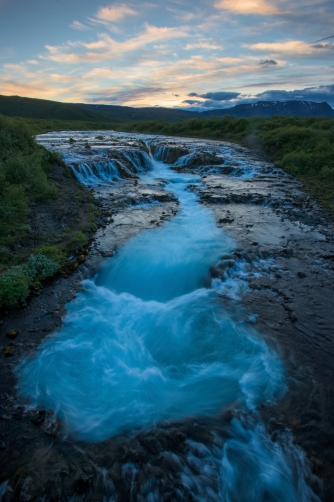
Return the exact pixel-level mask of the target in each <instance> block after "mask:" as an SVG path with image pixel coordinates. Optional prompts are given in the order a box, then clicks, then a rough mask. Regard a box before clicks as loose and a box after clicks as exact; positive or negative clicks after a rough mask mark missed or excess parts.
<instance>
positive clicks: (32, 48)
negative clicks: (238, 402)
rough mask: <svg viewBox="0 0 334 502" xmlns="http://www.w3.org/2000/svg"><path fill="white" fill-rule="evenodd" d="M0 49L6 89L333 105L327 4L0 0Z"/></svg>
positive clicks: (332, 21) (98, 100)
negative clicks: (290, 101)
mask: <svg viewBox="0 0 334 502" xmlns="http://www.w3.org/2000/svg"><path fill="white" fill-rule="evenodd" d="M327 37H330V38H327ZM322 39H326V40H322ZM319 40H321V41H320V42H319ZM0 47H1V50H0V94H3V95H19V96H27V97H33V98H43V99H51V100H55V101H62V102H69V103H80V102H82V103H93V104H112V105H125V106H135V107H144V106H165V107H169V108H184V109H192V110H206V109H212V108H229V107H231V106H234V105H236V104H240V103H247V102H254V101H259V100H269V101H271V100H278V101H283V100H286V99H299V100H308V101H316V102H322V101H327V102H328V103H329V104H331V106H334V0H164V1H160V0H158V1H154V0H152V1H150V0H149V1H147V2H145V1H142V2H139V1H132V2H128V1H127V0H125V1H124V2H113V1H109V2H108V1H103V0H0Z"/></svg>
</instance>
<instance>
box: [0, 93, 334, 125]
mask: <svg viewBox="0 0 334 502" xmlns="http://www.w3.org/2000/svg"><path fill="white" fill-rule="evenodd" d="M0 113H1V114H3V115H7V116H9V117H25V118H36V119H53V120H72V121H85V122H87V121H89V122H104V123H110V122H132V121H141V120H165V121H166V122H169V123H173V122H179V121H180V120H187V119H192V118H196V117H203V118H209V117H223V116H224V115H230V116H232V117H244V118H249V117H265V118H268V117H272V116H273V115H290V116H293V117H294V116H298V117H314V116H315V117H334V110H333V108H331V107H330V106H329V104H328V103H314V102H312V101H258V102H257V103H250V104H244V105H236V106H234V107H233V108H225V109H217V110H208V111H205V112H198V111H189V110H181V109H177V108H160V107H157V108H156V107H151V108H150V107H147V108H132V107H130V106H119V105H93V104H85V103H59V102H57V101H48V100H46V99H33V98H22V97H20V96H1V95H0Z"/></svg>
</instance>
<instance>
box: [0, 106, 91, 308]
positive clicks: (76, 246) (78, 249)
mask: <svg viewBox="0 0 334 502" xmlns="http://www.w3.org/2000/svg"><path fill="white" fill-rule="evenodd" d="M33 133H34V129H33V128H31V127H30V121H29V120H23V119H17V118H9V117H3V116H1V115H0V214H1V219H0V307H1V306H2V305H7V304H11V303H17V302H19V301H21V302H22V301H25V300H26V298H27V296H28V295H29V294H30V292H31V291H32V290H33V289H36V285H39V286H40V285H41V282H43V281H44V280H45V279H46V278H48V277H52V276H53V275H54V274H56V273H57V272H59V271H61V272H64V273H69V272H70V271H71V270H74V269H75V268H76V267H77V266H78V263H77V262H78V255H79V257H81V258H80V260H79V261H84V254H83V251H84V248H85V247H86V246H87V244H88V242H89V235H91V234H92V232H93V230H94V229H95V220H96V213H97V212H98V210H97V208H96V206H95V205H94V197H93V195H92V194H91V193H90V192H89V191H87V190H85V188H84V187H83V186H82V185H80V184H79V183H77V181H76V180H74V177H73V174H72V171H71V170H70V169H69V168H68V167H67V166H66V165H65V164H64V163H63V161H62V159H61V157H60V156H58V155H57V154H55V153H52V152H49V151H48V150H46V149H45V148H44V147H42V146H40V145H38V144H37V143H36V141H35V140H34V137H33ZM66 212H67V217H66V219H65V220H66V222H67V224H68V225H69V226H68V228H63V227H62V223H59V222H58V219H59V217H60V219H62V217H63V215H64V214H65V213H66ZM38 213H42V216H43V217H44V218H45V217H46V214H48V218H49V220H48V222H49V224H50V221H51V224H52V227H50V228H49V227H47V225H44V221H45V220H42V221H43V223H36V221H37V220H36V217H38V216H40V214H38ZM37 219H38V218H37ZM54 228H56V229H58V231H55V230H54ZM47 232H48V233H47ZM50 232H51V233H50ZM69 256H72V260H71V261H69V262H68V260H67V258H68V257H69Z"/></svg>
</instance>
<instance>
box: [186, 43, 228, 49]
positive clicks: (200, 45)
mask: <svg viewBox="0 0 334 502" xmlns="http://www.w3.org/2000/svg"><path fill="white" fill-rule="evenodd" d="M194 49H207V50H209V51H214V50H218V49H223V47H222V46H221V45H216V44H210V43H208V42H199V43H196V44H187V45H186V46H185V50H186V51H190V50H194Z"/></svg>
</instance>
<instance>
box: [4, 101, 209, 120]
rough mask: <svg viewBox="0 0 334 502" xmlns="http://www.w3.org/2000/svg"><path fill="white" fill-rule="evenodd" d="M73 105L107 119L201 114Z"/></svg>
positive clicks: (191, 116) (157, 108)
mask: <svg viewBox="0 0 334 502" xmlns="http://www.w3.org/2000/svg"><path fill="white" fill-rule="evenodd" d="M75 106H77V107H79V108H81V109H84V110H88V111H91V112H93V111H94V112H95V113H99V114H101V115H103V116H105V117H106V118H108V120H122V121H124V122H129V121H133V120H134V121H138V120H165V121H166V122H169V123H173V122H178V121H180V120H187V119H192V118H194V117H199V116H200V115H201V114H200V113H198V112H191V111H187V110H181V109H178V108H162V107H161V108H160V107H146V108H133V107H131V106H119V105H90V104H85V103H78V104H75ZM0 111H1V110H0Z"/></svg>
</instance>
